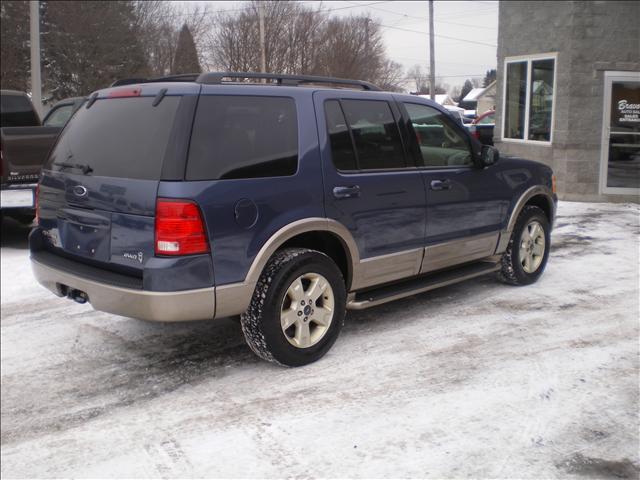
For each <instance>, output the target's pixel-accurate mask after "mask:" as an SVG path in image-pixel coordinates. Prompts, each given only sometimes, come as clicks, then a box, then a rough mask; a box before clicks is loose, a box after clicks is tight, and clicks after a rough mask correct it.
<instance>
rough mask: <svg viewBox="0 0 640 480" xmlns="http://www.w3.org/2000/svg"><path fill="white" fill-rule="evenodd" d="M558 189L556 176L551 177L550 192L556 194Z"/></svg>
mask: <svg viewBox="0 0 640 480" xmlns="http://www.w3.org/2000/svg"><path fill="white" fill-rule="evenodd" d="M557 189H558V184H557V183H556V176H555V175H551V192H553V193H556V190H557Z"/></svg>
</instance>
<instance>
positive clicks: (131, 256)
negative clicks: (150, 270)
mask: <svg viewBox="0 0 640 480" xmlns="http://www.w3.org/2000/svg"><path fill="white" fill-rule="evenodd" d="M122 256H123V257H124V258H129V259H131V260H137V261H139V262H140V263H142V260H143V259H144V255H143V254H142V252H138V253H137V254H136V253H129V252H124V253H123V254H122Z"/></svg>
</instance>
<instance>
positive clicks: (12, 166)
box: [0, 90, 83, 223]
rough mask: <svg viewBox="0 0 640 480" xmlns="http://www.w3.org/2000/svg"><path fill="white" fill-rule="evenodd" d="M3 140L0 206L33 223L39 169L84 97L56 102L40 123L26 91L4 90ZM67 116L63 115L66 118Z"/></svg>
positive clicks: (2, 110)
mask: <svg viewBox="0 0 640 480" xmlns="http://www.w3.org/2000/svg"><path fill="white" fill-rule="evenodd" d="M1 96H2V109H1V113H0V119H1V128H0V142H1V148H2V150H1V151H2V165H1V170H0V173H1V177H2V182H1V192H2V198H1V200H0V206H1V207H2V214H3V215H8V216H11V217H14V218H16V219H17V220H19V221H21V222H24V223H31V221H32V220H33V217H34V215H35V195H34V192H35V189H36V184H37V182H38V178H39V177H40V170H41V169H42V165H43V164H44V162H45V160H46V158H47V154H48V153H49V150H50V149H51V147H52V145H53V144H54V142H55V141H56V138H58V134H59V133H60V131H61V130H62V128H63V127H64V125H65V124H66V121H67V120H68V118H69V117H70V116H71V115H72V114H73V112H74V111H75V109H77V107H78V106H79V105H81V103H82V100H83V99H81V98H80V99H68V100H63V101H62V102H59V104H56V105H54V107H53V108H52V109H51V111H50V112H49V114H48V115H47V116H46V117H45V123H44V124H41V122H40V118H39V117H38V114H37V112H36V110H35V109H34V107H33V104H32V103H31V100H30V99H29V97H28V96H27V94H26V93H24V92H19V91H15V90H2V95H1ZM63 117H64V118H63Z"/></svg>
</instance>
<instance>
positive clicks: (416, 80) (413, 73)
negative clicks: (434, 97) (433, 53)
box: [407, 65, 429, 95]
mask: <svg viewBox="0 0 640 480" xmlns="http://www.w3.org/2000/svg"><path fill="white" fill-rule="evenodd" d="M407 78H408V80H409V81H411V82H413V84H414V85H415V86H416V89H415V92H413V93H415V94H417V95H427V94H428V93H429V73H428V72H423V70H422V67H421V66H420V65H414V66H413V67H411V69H410V70H409V71H408V72H407Z"/></svg>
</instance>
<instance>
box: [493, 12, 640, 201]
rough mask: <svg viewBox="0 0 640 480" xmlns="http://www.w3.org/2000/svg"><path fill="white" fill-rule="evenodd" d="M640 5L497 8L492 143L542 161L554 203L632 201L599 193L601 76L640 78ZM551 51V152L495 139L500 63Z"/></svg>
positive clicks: (499, 103) (499, 131)
mask: <svg viewBox="0 0 640 480" xmlns="http://www.w3.org/2000/svg"><path fill="white" fill-rule="evenodd" d="M638 19H640V2H633V1H586V2H585V1H568V2H553V1H541V2H512V1H509V2H500V9H499V32H498V67H497V70H498V72H497V73H498V75H497V91H496V110H497V111H496V128H495V132H494V143H495V144H496V146H497V147H498V149H500V151H501V152H502V153H504V154H508V155H518V156H522V157H524V158H530V159H532V160H537V161H541V162H544V163H546V164H547V165H549V166H551V167H552V168H553V169H554V171H555V172H556V176H557V178H558V191H559V196H560V198H563V199H570V200H587V201H636V202H637V201H638V200H639V199H638V197H637V196H633V195H603V194H600V193H599V177H600V158H601V143H602V119H603V101H604V72H605V71H607V70H619V71H636V72H640V21H638ZM553 52H557V62H556V91H555V97H554V101H555V105H554V126H553V140H552V144H551V145H550V146H546V145H545V146H543V145H536V144H529V143H512V142H503V141H501V140H500V139H501V136H502V128H501V127H502V113H503V111H502V106H503V89H504V59H505V58H506V57H512V56H519V55H534V54H540V53H553Z"/></svg>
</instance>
